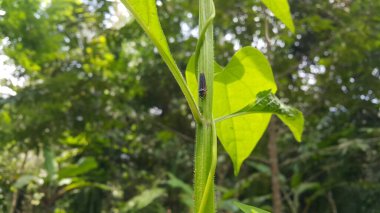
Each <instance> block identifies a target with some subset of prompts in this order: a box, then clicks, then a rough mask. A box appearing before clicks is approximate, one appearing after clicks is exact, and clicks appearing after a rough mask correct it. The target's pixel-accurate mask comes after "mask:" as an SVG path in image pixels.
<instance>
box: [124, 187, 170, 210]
mask: <svg viewBox="0 0 380 213" xmlns="http://www.w3.org/2000/svg"><path fill="white" fill-rule="evenodd" d="M164 195H165V190H163V189H161V188H153V189H148V190H145V191H143V192H142V193H141V194H139V195H137V196H135V197H133V198H132V199H131V200H129V201H128V202H127V204H126V206H125V208H124V209H123V210H125V212H128V211H137V210H141V209H143V208H145V207H147V206H148V205H149V204H151V203H153V201H154V200H155V199H157V198H159V197H162V196H164Z"/></svg>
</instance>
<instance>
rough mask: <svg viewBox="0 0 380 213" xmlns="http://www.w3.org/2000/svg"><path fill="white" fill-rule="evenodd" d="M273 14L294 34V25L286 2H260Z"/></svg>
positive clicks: (271, 0) (269, 0)
mask: <svg viewBox="0 0 380 213" xmlns="http://www.w3.org/2000/svg"><path fill="white" fill-rule="evenodd" d="M261 1H262V2H263V3H264V4H265V6H267V7H268V8H269V9H270V10H271V11H272V12H273V14H274V15H275V16H276V17H277V18H278V19H280V20H281V21H282V22H283V23H284V24H285V25H286V26H287V27H288V28H289V29H290V31H292V32H293V33H294V31H295V29H294V24H293V19H292V15H291V13H290V8H289V3H288V0H261Z"/></svg>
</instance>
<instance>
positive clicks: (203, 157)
mask: <svg viewBox="0 0 380 213" xmlns="http://www.w3.org/2000/svg"><path fill="white" fill-rule="evenodd" d="M213 12H214V4H213V0H199V29H207V30H206V33H205V34H204V35H205V36H204V42H203V41H202V43H203V45H201V48H200V54H199V61H198V68H199V72H198V74H199V73H204V75H205V79H206V85H207V93H206V96H205V97H204V98H199V110H200V112H201V113H202V117H203V119H202V121H201V122H198V123H197V128H196V145H195V177H194V204H195V208H194V210H195V211H194V212H197V213H213V212H215V204H214V181H213V176H214V173H215V165H213V164H216V161H215V162H213V157H216V153H215V151H216V135H215V127H214V122H213V117H212V97H213V78H214V63H213V62H214V45H213V42H214V41H213V27H212V23H211V22H210V21H208V20H210V17H212V16H213ZM206 25H209V26H208V27H207V26H206ZM205 27H207V28H205ZM201 33H202V32H200V35H201ZM198 79H199V78H198ZM213 150H214V151H213ZM213 152H214V153H213ZM213 154H215V156H213Z"/></svg>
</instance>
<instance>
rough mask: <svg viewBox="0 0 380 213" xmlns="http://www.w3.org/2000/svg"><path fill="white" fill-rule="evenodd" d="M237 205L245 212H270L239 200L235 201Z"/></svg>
mask: <svg viewBox="0 0 380 213" xmlns="http://www.w3.org/2000/svg"><path fill="white" fill-rule="evenodd" d="M234 204H235V206H237V207H238V208H239V209H240V210H242V211H243V212H244V213H270V212H268V211H265V210H262V209H259V208H256V207H253V206H248V205H245V204H242V203H239V202H234Z"/></svg>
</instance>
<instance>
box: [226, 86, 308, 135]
mask: <svg viewBox="0 0 380 213" xmlns="http://www.w3.org/2000/svg"><path fill="white" fill-rule="evenodd" d="M251 113H271V114H272V113H273V114H275V115H277V116H278V117H279V118H280V119H281V120H282V122H284V123H285V124H286V125H287V126H288V127H289V129H290V130H291V131H292V133H293V135H294V137H295V139H296V140H297V141H299V142H300V141H301V136H302V132H303V124H304V118H303V115H302V112H300V111H299V110H297V109H296V108H293V107H290V106H287V105H285V104H284V103H282V102H281V101H280V99H278V98H277V97H276V96H275V95H274V94H273V93H272V92H271V91H270V90H267V91H262V92H260V93H258V94H257V96H256V101H255V102H254V103H251V104H248V105H247V106H246V107H244V108H242V109H241V110H239V111H237V112H235V113H232V114H231V115H229V116H226V117H225V119H228V118H229V117H235V116H243V115H247V114H251Z"/></svg>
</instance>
